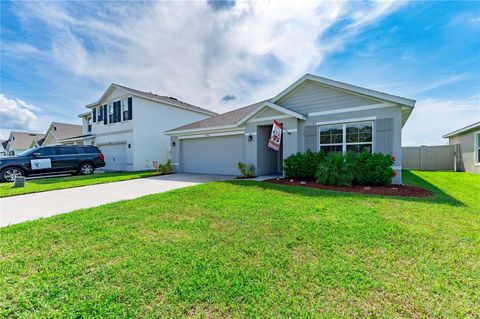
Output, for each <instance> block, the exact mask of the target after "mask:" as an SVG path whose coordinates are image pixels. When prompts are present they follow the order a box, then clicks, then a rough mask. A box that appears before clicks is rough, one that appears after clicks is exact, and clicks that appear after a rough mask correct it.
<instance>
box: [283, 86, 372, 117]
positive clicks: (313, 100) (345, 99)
mask: <svg viewBox="0 0 480 319" xmlns="http://www.w3.org/2000/svg"><path fill="white" fill-rule="evenodd" d="M276 103H277V104H278V105H281V106H284V107H286V108H289V109H291V110H293V111H295V112H298V113H302V114H308V113H313V112H321V111H327V110H336V109H342V108H350V107H356V106H363V105H371V104H378V103H380V102H379V101H376V100H372V99H368V98H364V97H362V96H358V95H353V94H350V93H346V92H343V91H341V90H337V89H333V88H330V87H326V86H323V85H320V84H317V83H314V82H312V81H306V82H305V83H304V84H302V85H301V86H299V87H298V88H297V89H296V90H295V91H293V92H292V93H290V94H289V95H287V96H285V97H284V98H282V99H281V100H280V101H277V102H276Z"/></svg>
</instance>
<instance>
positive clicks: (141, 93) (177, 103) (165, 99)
mask: <svg viewBox="0 0 480 319" xmlns="http://www.w3.org/2000/svg"><path fill="white" fill-rule="evenodd" d="M114 85H115V86H118V87H120V88H122V89H124V90H127V91H130V92H131V93H132V94H135V95H139V96H144V97H146V98H149V99H154V100H157V101H159V102H163V103H166V104H171V105H175V106H179V107H183V108H187V109H190V110H192V111H201V112H204V113H208V114H210V115H217V114H218V113H215V112H213V111H210V110H207V109H204V108H201V107H199V106H196V105H193V104H190V103H187V102H183V101H180V100H178V99H176V98H173V97H171V96H162V95H158V94H154V93H152V92H144V91H140V90H136V89H132V88H129V87H126V86H123V85H120V84H114Z"/></svg>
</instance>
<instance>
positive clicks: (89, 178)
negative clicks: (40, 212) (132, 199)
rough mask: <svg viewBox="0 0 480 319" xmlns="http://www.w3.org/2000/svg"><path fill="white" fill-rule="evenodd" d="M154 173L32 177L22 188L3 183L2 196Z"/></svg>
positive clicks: (124, 179)
mask: <svg viewBox="0 0 480 319" xmlns="http://www.w3.org/2000/svg"><path fill="white" fill-rule="evenodd" d="M153 173H154V171H143V172H112V173H99V174H92V175H73V176H66V177H51V178H45V179H31V180H27V181H26V183H25V187H22V188H12V185H13V183H1V184H0V197H8V196H15V195H24V194H30V193H38V192H45V191H51V190H57V189H64V188H72V187H79V186H87V185H94V184H104V183H112V182H120V181H126V180H129V179H135V178H142V177H149V176H152V175H153Z"/></svg>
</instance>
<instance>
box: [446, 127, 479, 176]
mask: <svg viewBox="0 0 480 319" xmlns="http://www.w3.org/2000/svg"><path fill="white" fill-rule="evenodd" d="M443 137H444V138H448V143H449V144H458V145H459V148H458V150H459V154H457V170H458V171H462V172H471V173H477V174H480V122H476V123H473V124H471V125H468V126H465V127H464V128H461V129H459V130H456V131H454V132H452V133H449V134H446V135H444V136H443Z"/></svg>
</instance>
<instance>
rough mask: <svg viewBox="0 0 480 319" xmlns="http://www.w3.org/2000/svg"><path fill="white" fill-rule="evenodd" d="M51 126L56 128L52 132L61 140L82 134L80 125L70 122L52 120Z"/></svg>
mask: <svg viewBox="0 0 480 319" xmlns="http://www.w3.org/2000/svg"><path fill="white" fill-rule="evenodd" d="M52 124H53V126H54V127H56V128H57V129H56V130H54V131H53V134H54V135H55V136H56V137H57V139H59V140H63V139H66V138H69V137H73V136H77V135H80V134H82V126H81V125H77V124H70V123H59V122H52Z"/></svg>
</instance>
